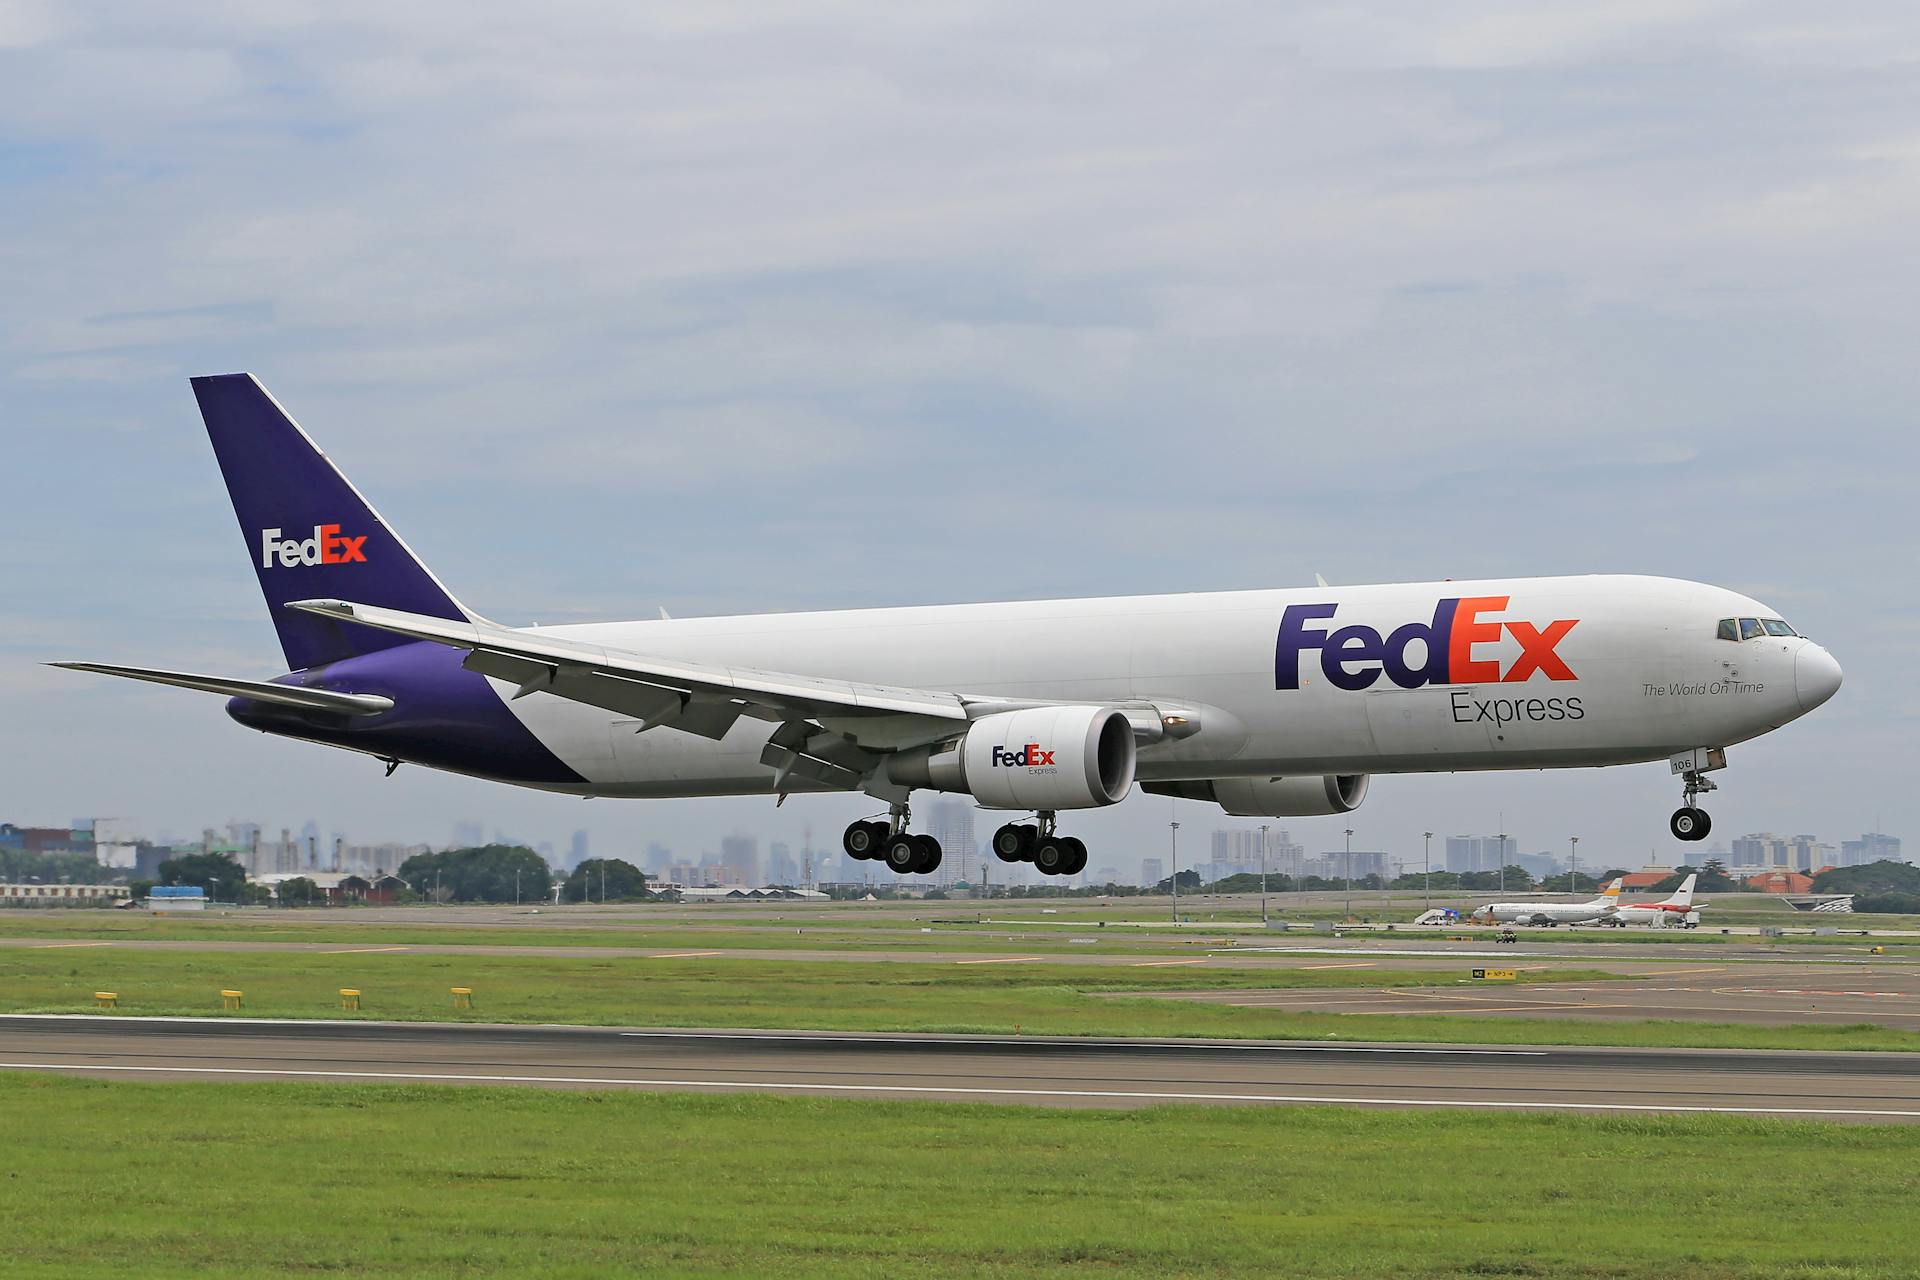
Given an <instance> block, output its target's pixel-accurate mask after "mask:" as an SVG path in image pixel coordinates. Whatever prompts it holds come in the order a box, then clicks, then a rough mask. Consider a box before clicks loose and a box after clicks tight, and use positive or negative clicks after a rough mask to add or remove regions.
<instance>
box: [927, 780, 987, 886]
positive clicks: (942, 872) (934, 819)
mask: <svg viewBox="0 0 1920 1280" xmlns="http://www.w3.org/2000/svg"><path fill="white" fill-rule="evenodd" d="M927 834H928V835H930V836H932V837H933V838H934V839H935V840H938V841H939V842H940V868H939V870H937V871H935V872H934V873H933V874H934V882H935V883H936V884H958V883H960V882H961V881H965V882H966V883H968V884H972V883H974V882H975V881H976V880H978V879H979V876H980V868H979V865H978V864H979V855H980V848H979V846H978V845H977V844H976V843H975V842H974V838H973V805H972V804H971V803H969V802H968V801H965V800H951V799H947V800H936V801H934V802H933V804H932V805H930V806H928V810H927Z"/></svg>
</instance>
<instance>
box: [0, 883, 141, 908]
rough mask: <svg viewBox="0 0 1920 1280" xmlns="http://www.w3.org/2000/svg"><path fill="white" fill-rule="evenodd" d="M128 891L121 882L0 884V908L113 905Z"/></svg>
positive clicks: (123, 900) (119, 902) (125, 895)
mask: <svg viewBox="0 0 1920 1280" xmlns="http://www.w3.org/2000/svg"><path fill="white" fill-rule="evenodd" d="M128 894H129V890H128V889H127V886H125V885H123V884H0V907H113V906H118V905H119V904H121V903H122V902H126V901H127V900H128Z"/></svg>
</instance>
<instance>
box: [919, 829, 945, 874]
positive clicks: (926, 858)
mask: <svg viewBox="0 0 1920 1280" xmlns="http://www.w3.org/2000/svg"><path fill="white" fill-rule="evenodd" d="M914 841H915V843H917V844H918V845H919V846H920V861H919V862H917V863H915V864H914V868H913V873H914V874H915V875H918V876H924V875H931V874H933V872H934V871H936V870H938V869H939V866H940V842H939V841H938V840H935V839H934V838H933V837H932V836H929V835H918V836H915V837H914Z"/></svg>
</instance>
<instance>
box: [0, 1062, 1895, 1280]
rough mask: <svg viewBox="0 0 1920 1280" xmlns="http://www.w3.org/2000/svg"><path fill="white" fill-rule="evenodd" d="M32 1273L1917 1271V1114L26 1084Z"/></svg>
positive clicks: (20, 1156) (16, 1243)
mask: <svg viewBox="0 0 1920 1280" xmlns="http://www.w3.org/2000/svg"><path fill="white" fill-rule="evenodd" d="M0 1108H4V1111H5V1114H6V1115H7V1116H8V1117H9V1124H8V1128H7V1144H6V1157H5V1171H6V1183H5V1185H6V1194H5V1195H4V1196H0V1230H3V1231H4V1233H5V1239H6V1241H7V1245H6V1261H5V1263H4V1270H5V1272H6V1274H7V1275H8V1276H12V1277H60V1278H62V1280H67V1278H70V1277H92V1276H99V1277H107V1276H113V1277H118V1276H127V1275H138V1276H181V1277H188V1276H191V1277H196V1278H204V1277H240V1276H248V1277H250V1276H258V1275H262V1274H267V1273H295V1274H335V1275H352V1276H369V1277H380V1276H394V1277H401V1276H404V1277H416V1276H419V1277H467V1276H487V1275H514V1276H526V1277H542V1278H546V1277H565V1278H584V1277H601V1276H609V1275H644V1276H667V1275H671V1276H729V1277H756V1278H758V1277H775V1276H777V1277H876V1278H885V1280H897V1278H900V1277H922V1276H978V1277H995V1278H998V1280H1015V1278H1019V1277H1039V1276H1067V1275H1075V1276H1083V1275H1087V1274H1098V1275H1103V1276H1115V1277H1154V1278H1156V1280H1157V1278H1159V1277H1168V1276H1181V1277H1242V1276H1254V1275H1259V1276H1283V1277H1292V1276H1301V1277H1304V1276H1341V1277H1376V1276H1394V1277H1412V1278H1420V1277H1468V1276H1588V1277H1612V1278H1615V1280H1634V1278H1637V1277H1649V1278H1651V1277H1670V1276H1675V1275H1682V1276H1708V1277H1717V1278H1723V1280H1736V1278H1743V1277H1755V1278H1761V1277H1764V1278H1766V1280H1780V1278H1782V1277H1786V1278H1800V1280H1815V1278H1818V1280H1879V1278H1886V1280H1893V1278H1895V1277H1908V1276H1912V1275H1914V1274H1916V1273H1920V1215H1916V1214H1915V1213H1914V1212H1913V1203H1914V1199H1915V1197H1916V1194H1920V1178H1917V1177H1916V1170H1920V1129H1914V1128H1908V1127H1898V1126H1885V1127H1880V1126H1867V1125H1861V1126H1856V1127H1849V1126H1835V1125H1819V1124H1810V1123H1803V1122H1787V1121H1767V1120H1757V1119H1738V1118H1731V1117H1698V1118H1676V1119H1663V1118H1636V1119H1614V1118H1602V1117H1594V1116H1551V1115H1487V1114H1479V1113H1471V1114H1469V1113H1449V1112H1435V1113H1426V1114H1406V1113H1399V1112H1387V1111H1374V1112H1368V1111H1360V1110H1348V1109H1331V1108H1329V1109H1285V1108H1273V1109H1227V1108H1221V1109H1201V1108H1160V1109H1152V1110H1144V1111H1130V1112H1112V1111H1057V1110H1044V1109H1019V1108H1011V1107H990V1106H974V1105H958V1106H955V1105H943V1104H932V1103H893V1102H849V1101H822V1100H812V1099H783V1098H731V1097H727V1098H723V1097H701V1096H694V1095H684V1094H683V1095H652V1094H640V1093H621V1094H615V1093H584V1092H543V1091H537V1090H503V1089H482V1088H472V1089H461V1088H452V1087H412V1086H380V1085H374V1086H367V1085H358V1086H346V1085H325V1084H303V1085H287V1084H245V1085H240V1084H172V1085H145V1084H124V1083H111V1082H103V1081H83V1080H73V1079H57V1080H56V1079H49V1078H46V1077H40V1076H23V1075H5V1076H0Z"/></svg>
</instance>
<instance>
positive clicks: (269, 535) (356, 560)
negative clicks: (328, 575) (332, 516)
mask: <svg viewBox="0 0 1920 1280" xmlns="http://www.w3.org/2000/svg"><path fill="white" fill-rule="evenodd" d="M366 541H367V535H365V534H361V535H360V536H359V537H357V538H349V537H344V536H342V535H341V533H340V526H339V525H337V524H317V525H315V526H313V536H312V537H311V538H282V537H281V536H280V530H278V529H262V530H261V531H260V567H261V568H262V569H271V568H273V567H274V565H276V564H277V565H279V566H280V567H281V568H283V569H291V568H293V567H294V566H295V565H298V564H365V563H366V562H367V553H366V550H365V547H366Z"/></svg>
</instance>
